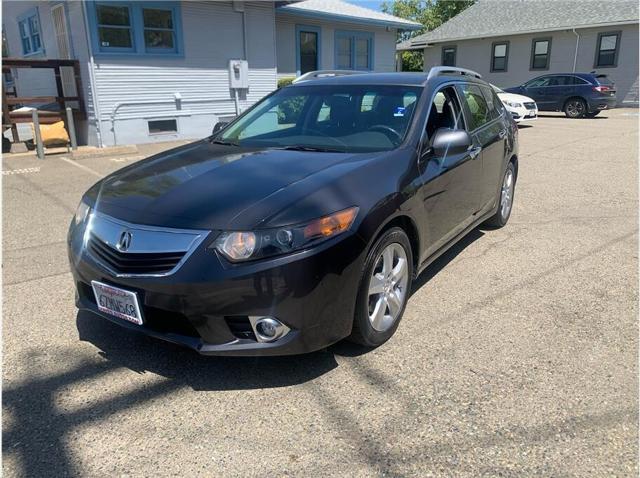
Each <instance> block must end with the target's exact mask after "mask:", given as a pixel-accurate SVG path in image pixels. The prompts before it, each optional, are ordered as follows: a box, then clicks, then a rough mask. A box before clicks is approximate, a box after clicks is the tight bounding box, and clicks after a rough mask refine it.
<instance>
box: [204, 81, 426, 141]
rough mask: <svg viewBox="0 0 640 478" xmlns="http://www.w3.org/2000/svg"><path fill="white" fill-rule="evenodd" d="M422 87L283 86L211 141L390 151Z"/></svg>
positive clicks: (403, 130) (400, 138)
mask: <svg viewBox="0 0 640 478" xmlns="http://www.w3.org/2000/svg"><path fill="white" fill-rule="evenodd" d="M421 91H422V88H420V87H411V86H396V85H393V86H391V85H321V86H320V85H316V86H313V85H309V86H295V87H288V88H283V89H282V90H279V91H278V92H276V93H275V94H274V95H272V96H270V97H268V98H266V99H264V100H263V101H262V102H260V103H259V104H258V105H257V106H256V107H255V108H254V109H252V110H251V111H250V112H249V113H247V114H246V115H245V116H243V117H241V118H239V119H238V120H237V121H236V122H234V123H233V124H231V125H230V126H229V127H228V128H225V130H224V131H223V132H222V133H221V134H219V135H218V136H215V137H214V138H213V140H214V141H217V142H224V143H231V144H236V145H239V146H247V147H276V148H277V147H280V148H287V149H308V150H312V151H338V152H354V153H358V152H370V151H386V150H390V149H393V148H396V147H397V146H398V145H400V143H402V141H403V140H404V137H405V135H406V133H407V130H408V128H409V125H410V124H411V119H412V117H413V112H414V108H415V105H416V103H417V100H418V97H419V96H420V93H421Z"/></svg>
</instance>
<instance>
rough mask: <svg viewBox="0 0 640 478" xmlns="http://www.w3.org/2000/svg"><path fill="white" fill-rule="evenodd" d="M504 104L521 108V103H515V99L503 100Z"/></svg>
mask: <svg viewBox="0 0 640 478" xmlns="http://www.w3.org/2000/svg"><path fill="white" fill-rule="evenodd" d="M505 104H506V105H508V106H511V107H512V108H521V107H522V105H521V104H520V103H516V102H515V101H505Z"/></svg>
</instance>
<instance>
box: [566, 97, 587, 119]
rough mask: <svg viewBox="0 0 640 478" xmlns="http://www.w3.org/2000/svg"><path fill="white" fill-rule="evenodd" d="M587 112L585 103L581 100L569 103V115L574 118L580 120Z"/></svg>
mask: <svg viewBox="0 0 640 478" xmlns="http://www.w3.org/2000/svg"><path fill="white" fill-rule="evenodd" d="M584 112H585V108H584V103H583V102H582V101H579V100H573V101H569V103H567V114H568V115H569V116H571V117H572V118H578V117H580V116H582V115H583V114H584Z"/></svg>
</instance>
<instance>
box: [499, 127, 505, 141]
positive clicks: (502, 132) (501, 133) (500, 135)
mask: <svg viewBox="0 0 640 478" xmlns="http://www.w3.org/2000/svg"><path fill="white" fill-rule="evenodd" d="M506 135H507V130H506V129H501V130H500V131H499V132H498V137H499V138H500V139H504V137H505V136H506Z"/></svg>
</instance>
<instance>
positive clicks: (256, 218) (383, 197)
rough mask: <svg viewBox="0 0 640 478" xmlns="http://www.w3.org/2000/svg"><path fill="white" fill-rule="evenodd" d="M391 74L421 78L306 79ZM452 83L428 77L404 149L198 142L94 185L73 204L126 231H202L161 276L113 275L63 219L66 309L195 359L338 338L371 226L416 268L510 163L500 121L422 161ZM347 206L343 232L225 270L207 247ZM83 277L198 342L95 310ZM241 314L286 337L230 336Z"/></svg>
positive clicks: (480, 213)
mask: <svg viewBox="0 0 640 478" xmlns="http://www.w3.org/2000/svg"><path fill="white" fill-rule="evenodd" d="M403 80H407V81H411V82H412V84H413V83H416V82H424V80H425V77H424V76H420V77H418V76H414V75H410V76H407V75H398V74H396V75H379V74H376V75H362V76H361V77H360V78H356V76H355V75H354V76H352V77H342V78H334V79H330V80H318V81H322V82H339V81H342V82H352V83H354V84H357V82H358V81H372V82H376V81H386V82H389V83H391V84H393V82H397V81H400V82H402V81H403ZM461 81H466V82H474V81H478V80H475V79H473V78H466V77H465V78H460V77H437V78H435V79H432V80H429V81H428V82H427V83H426V85H425V87H424V90H423V92H422V95H421V96H420V98H419V99H418V105H417V107H416V112H415V116H414V119H413V122H412V124H411V126H410V128H409V131H408V133H407V135H406V137H405V140H404V142H403V143H402V144H401V145H400V146H399V147H398V148H396V149H394V150H391V151H386V152H379V153H357V154H346V153H322V152H300V151H283V150H278V149H262V150H257V149H246V148H241V147H237V146H228V145H218V144H214V143H212V142H211V140H210V139H205V140H202V141H198V142H196V143H193V144H191V145H187V146H183V147H180V148H176V149H174V150H172V151H168V152H165V153H162V154H159V155H157V156H154V157H151V158H149V159H147V160H143V161H141V162H139V163H137V164H133V165H131V166H129V167H127V168H124V169H122V170H120V171H117V172H116V173H113V174H112V175H110V176H108V177H106V178H104V179H103V180H102V181H100V182H99V183H97V184H96V185H95V186H93V187H92V188H91V189H90V190H89V191H88V193H87V195H86V196H85V201H87V202H88V203H89V204H90V205H91V206H92V207H94V208H95V207H96V206H97V207H98V208H99V210H100V212H101V213H103V214H106V215H111V216H114V217H117V218H118V219H121V220H124V221H128V222H131V223H138V224H146V225H153V226H162V227H173V228H194V229H206V230H210V231H211V232H210V233H209V236H208V237H207V239H206V240H205V241H204V242H203V244H202V245H201V246H200V247H199V248H198V249H197V250H196V251H195V252H194V253H193V255H192V256H191V257H190V258H189V259H188V260H187V261H186V262H185V263H184V265H183V266H182V267H181V268H180V269H179V270H177V271H176V272H175V273H174V274H172V275H170V276H167V277H157V278H148V277H147V278H122V277H112V276H111V275H110V274H109V273H107V272H106V271H104V269H103V268H102V267H101V266H100V265H99V264H98V263H97V262H96V261H94V260H93V259H92V258H91V256H90V255H89V254H86V253H81V252H80V251H81V248H82V246H81V245H80V244H79V243H78V241H79V240H80V241H81V239H79V238H77V237H75V236H74V231H73V224H72V227H71V231H70V234H69V240H70V246H69V259H70V262H71V269H72V272H73V275H74V279H75V281H76V284H77V286H78V290H79V294H78V298H77V305H78V307H79V308H81V309H86V310H89V311H91V312H93V313H96V314H98V315H101V316H103V317H105V318H107V319H109V320H112V321H114V322H117V323H119V324H121V325H125V326H127V327H130V328H133V329H135V330H138V331H143V332H145V333H147V334H150V335H154V336H156V337H159V338H163V339H165V340H169V341H173V342H177V343H181V344H183V345H186V346H189V347H192V348H194V349H196V350H198V351H199V352H201V353H207V354H230V355H270V354H278V355H280V354H296V353H302V352H309V351H312V350H317V349H319V348H322V347H324V346H327V345H330V344H331V343H334V342H336V341H338V340H340V339H342V338H344V337H346V336H348V335H349V333H350V331H351V326H352V319H353V315H354V307H355V300H356V295H357V290H358V286H359V282H360V275H361V270H362V267H363V263H364V260H365V258H366V254H367V251H368V249H369V248H370V247H371V245H372V244H373V243H374V241H375V239H376V237H377V236H378V235H379V234H380V232H381V231H382V230H383V229H385V228H387V227H390V225H392V224H395V225H401V226H402V227H404V228H405V230H406V232H407V234H408V235H409V236H410V238H411V242H412V246H413V248H414V249H415V251H414V258H415V267H414V271H415V272H416V274H417V273H419V272H420V271H421V270H423V269H424V268H425V267H426V266H427V265H428V264H429V263H431V262H432V261H433V260H435V259H436V258H437V257H438V256H439V255H440V254H442V253H443V252H444V251H446V250H447V249H448V248H449V247H450V246H451V245H452V244H454V243H455V242H456V241H457V240H459V239H460V238H462V237H463V236H464V235H465V234H466V233H467V232H468V231H469V230H471V229H472V228H474V227H475V226H477V225H478V224H480V223H481V222H482V221H484V220H485V219H486V218H488V217H490V216H491V215H492V214H494V213H495V211H496V210H497V207H498V204H497V203H498V201H497V198H498V197H499V191H500V184H501V178H502V174H503V173H504V170H505V168H506V165H507V163H508V162H509V161H511V160H514V161H517V129H516V128H515V126H514V123H513V120H512V119H511V118H510V116H509V115H507V114H506V113H503V114H502V115H501V116H500V117H499V118H497V119H495V120H493V121H491V122H489V123H488V124H486V125H484V126H483V127H482V128H480V129H479V130H477V131H473V132H471V133H470V136H471V139H472V141H473V144H474V145H475V146H477V147H481V148H482V151H481V152H480V154H478V155H474V154H473V153H472V152H465V153H461V154H458V155H453V156H450V157H447V158H435V157H433V155H429V154H428V151H427V149H428V148H429V144H428V141H429V138H426V135H424V134H423V131H424V127H425V124H426V118H427V117H428V113H429V111H428V110H429V106H430V105H431V102H432V98H433V95H434V94H435V92H436V91H437V90H438V89H439V88H440V87H441V86H443V85H457V84H459V83H460V82H461ZM482 84H484V83H482ZM303 87H304V86H303V85H300V86H292V87H289V88H303ZM465 108H466V107H465ZM465 114H468V111H466V110H465ZM353 205H356V206H358V207H359V213H358V216H357V218H356V220H355V223H354V224H353V225H352V227H351V230H350V231H348V232H346V233H344V234H342V235H339V236H337V237H335V238H333V239H331V240H329V241H327V242H324V243H322V244H320V245H318V246H316V247H313V248H310V249H307V250H303V251H299V252H296V253H293V254H289V255H285V256H280V257H272V258H267V259H263V260H257V261H253V262H248V263H241V264H232V263H230V262H228V261H227V260H225V258H224V257H222V256H221V255H220V254H218V253H217V252H214V251H213V250H212V249H210V248H209V247H208V246H209V245H210V244H211V242H212V241H213V240H214V239H215V237H216V236H217V234H218V231H220V230H251V229H259V228H271V227H277V226H282V225H291V224H299V223H304V222H305V221H307V220H310V219H313V218H317V217H320V216H323V215H326V214H330V213H332V212H334V211H337V210H341V209H344V208H345V207H349V206H353ZM91 280H99V281H102V282H106V283H110V284H113V285H116V286H120V287H123V288H125V289H128V290H132V291H136V292H138V293H139V295H140V298H141V302H142V304H143V308H149V310H162V311H165V312H167V313H169V314H172V313H173V314H177V315H179V316H180V317H182V318H183V319H184V320H187V321H188V322H189V323H190V325H191V326H193V327H195V329H196V330H197V332H198V334H197V335H198V337H193V336H188V335H183V334H180V333H175V331H171V330H169V331H166V330H159V329H158V328H157V327H154V324H153V323H147V324H146V325H144V326H135V325H133V324H129V323H125V322H124V321H122V320H120V319H117V318H114V317H111V316H108V315H106V314H103V313H101V312H99V311H98V310H97V308H96V306H95V299H93V298H92V297H91V294H88V293H83V291H86V287H87V285H88V284H90V282H91ZM250 315H275V316H276V317H278V318H279V319H280V320H282V321H283V322H284V323H286V324H287V325H288V326H289V327H291V328H292V330H293V332H292V333H290V334H289V335H287V336H286V337H285V338H284V339H282V340H281V341H277V342H275V343H273V344H259V346H258V344H256V343H255V342H253V343H251V341H249V340H244V339H240V340H237V339H236V337H234V335H232V333H231V331H230V329H229V327H228V326H227V325H226V322H225V317H234V316H250ZM160 329H161V328H160ZM234 340H235V343H233V345H229V344H230V343H232V342H233V341H234Z"/></svg>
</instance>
